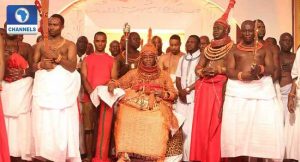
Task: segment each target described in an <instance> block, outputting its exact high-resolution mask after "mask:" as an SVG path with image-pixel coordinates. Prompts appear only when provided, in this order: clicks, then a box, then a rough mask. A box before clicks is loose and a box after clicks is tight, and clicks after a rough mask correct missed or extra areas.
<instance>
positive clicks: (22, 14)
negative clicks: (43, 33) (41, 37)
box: [6, 5, 38, 34]
mask: <svg viewBox="0 0 300 162" xmlns="http://www.w3.org/2000/svg"><path fill="white" fill-rule="evenodd" d="M6 22H7V29H6V30H7V34H37V33H38V26H37V9H36V7H35V5H8V6H7V12H6Z"/></svg>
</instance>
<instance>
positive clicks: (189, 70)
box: [175, 50, 200, 161]
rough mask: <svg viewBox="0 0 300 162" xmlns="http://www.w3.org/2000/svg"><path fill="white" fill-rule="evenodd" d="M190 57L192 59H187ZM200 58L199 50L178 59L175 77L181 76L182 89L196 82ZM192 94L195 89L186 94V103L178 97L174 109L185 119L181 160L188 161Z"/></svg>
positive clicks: (192, 105)
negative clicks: (196, 70) (196, 69)
mask: <svg viewBox="0 0 300 162" xmlns="http://www.w3.org/2000/svg"><path fill="white" fill-rule="evenodd" d="M190 59H192V61H188V60H190ZM199 59H200V51H199V50H198V51H196V52H195V53H193V54H192V55H190V54H187V55H184V56H182V57H181V58H180V59H179V62H178V66H177V70H176V77H180V78H181V87H182V89H184V88H186V87H188V86H190V85H192V84H193V83H195V82H196V80H197V79H198V77H197V76H196V74H195V68H196V66H197V64H198V62H199ZM194 96H195V91H194V90H193V91H191V92H190V94H189V95H187V97H186V98H187V104H185V103H182V102H181V101H180V99H178V100H177V104H176V108H175V111H176V112H177V113H179V114H181V115H183V116H184V117H185V121H184V123H183V126H182V132H183V161H189V159H190V145H191V133H192V126H193V117H194Z"/></svg>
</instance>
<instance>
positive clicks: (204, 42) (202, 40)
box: [199, 35, 210, 53]
mask: <svg viewBox="0 0 300 162" xmlns="http://www.w3.org/2000/svg"><path fill="white" fill-rule="evenodd" d="M209 43H210V41H209V38H208V36H206V35H203V36H201V37H200V47H199V49H200V52H201V53H202V52H203V51H204V48H205V47H206V46H208V45H209Z"/></svg>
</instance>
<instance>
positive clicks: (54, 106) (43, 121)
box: [32, 14, 81, 161]
mask: <svg viewBox="0 0 300 162" xmlns="http://www.w3.org/2000/svg"><path fill="white" fill-rule="evenodd" d="M63 28H64V18H63V17H62V16H61V15H58V14H54V15H52V16H51V17H50V18H49V30H48V31H49V43H48V44H46V43H45V40H44V41H42V42H40V43H38V45H37V47H36V49H35V53H34V59H33V63H34V65H33V66H34V67H35V68H36V69H37V71H36V72H35V80H34V85H33V100H32V102H33V108H32V118H33V119H32V120H33V122H32V123H33V125H32V126H33V129H32V131H33V139H34V144H35V146H34V148H35V150H34V151H35V152H34V153H35V157H36V158H40V159H43V160H44V159H47V160H51V161H66V160H74V161H80V160H81V159H80V153H79V116H78V114H79V113H78V106H77V96H78V93H79V89H80V75H79V73H78V72H77V71H76V65H77V56H76V54H77V52H76V45H75V43H73V42H71V41H69V40H67V39H65V38H63V37H62V36H61V32H62V29H63ZM47 46H48V48H47Z"/></svg>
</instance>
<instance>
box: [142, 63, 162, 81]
mask: <svg viewBox="0 0 300 162" xmlns="http://www.w3.org/2000/svg"><path fill="white" fill-rule="evenodd" d="M138 74H139V75H140V77H142V78H143V79H146V80H154V79H157V78H158V77H159V75H160V69H159V67H158V65H157V64H155V65H154V66H151V67H146V66H145V65H144V64H143V63H142V62H141V61H140V62H139V64H138Z"/></svg>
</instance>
